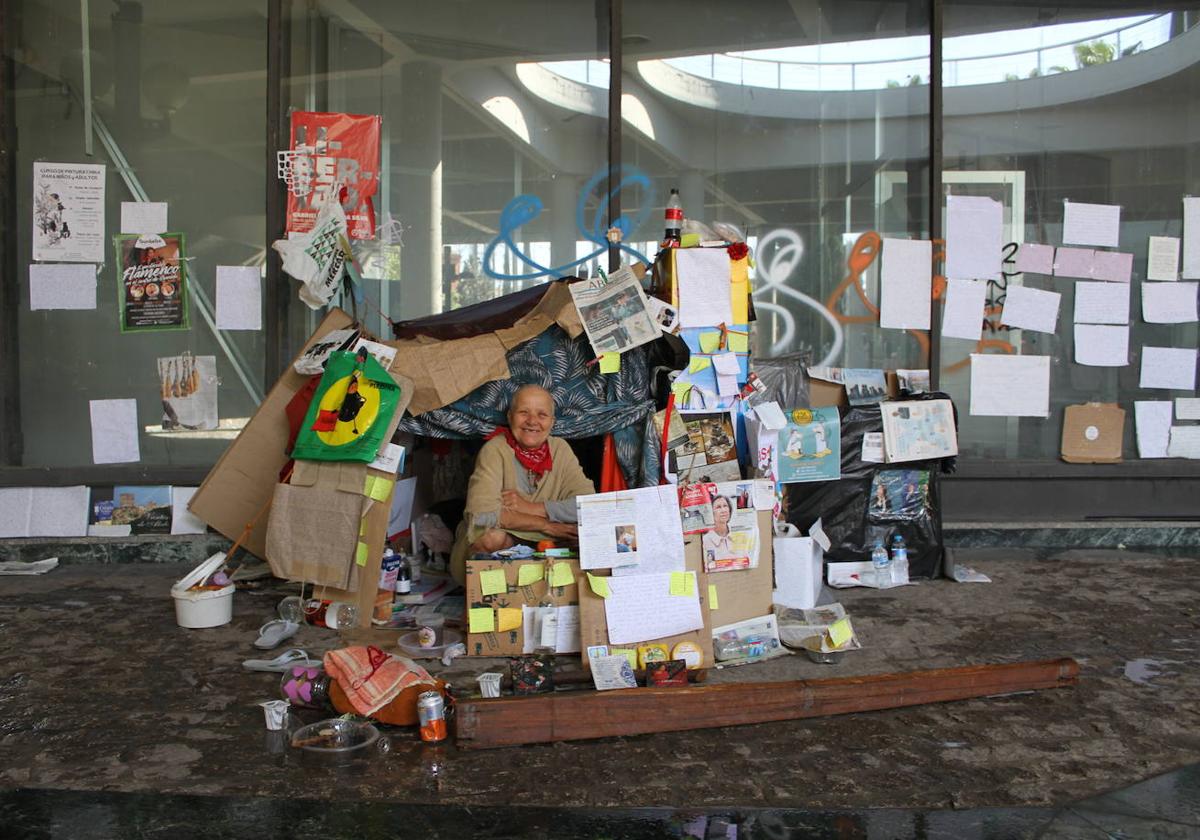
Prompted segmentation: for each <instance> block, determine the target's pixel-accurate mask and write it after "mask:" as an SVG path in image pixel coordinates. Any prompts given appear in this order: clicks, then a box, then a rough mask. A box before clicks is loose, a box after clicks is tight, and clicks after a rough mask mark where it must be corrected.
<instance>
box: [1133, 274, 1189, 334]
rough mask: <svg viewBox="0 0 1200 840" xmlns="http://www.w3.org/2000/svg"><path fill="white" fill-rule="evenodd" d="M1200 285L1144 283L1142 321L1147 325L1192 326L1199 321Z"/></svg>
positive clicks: (1187, 283)
mask: <svg viewBox="0 0 1200 840" xmlns="http://www.w3.org/2000/svg"><path fill="white" fill-rule="evenodd" d="M1197 289H1200V283H1195V282H1186V283H1143V284H1142V320H1143V321H1145V322H1146V323H1147V324H1190V323H1191V322H1193V321H1196V320H1198V318H1197V309H1196V296H1197Z"/></svg>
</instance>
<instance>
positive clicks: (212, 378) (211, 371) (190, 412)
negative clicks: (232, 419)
mask: <svg viewBox="0 0 1200 840" xmlns="http://www.w3.org/2000/svg"><path fill="white" fill-rule="evenodd" d="M158 385H159V393H160V395H161V396H162V404H163V419H162V427H163V428H164V429H167V430H173V431H182V430H185V429H194V430H200V429H215V428H217V357H216V356H193V355H192V354H191V353H184V354H183V355H182V356H167V357H165V358H160V359H159V360H158Z"/></svg>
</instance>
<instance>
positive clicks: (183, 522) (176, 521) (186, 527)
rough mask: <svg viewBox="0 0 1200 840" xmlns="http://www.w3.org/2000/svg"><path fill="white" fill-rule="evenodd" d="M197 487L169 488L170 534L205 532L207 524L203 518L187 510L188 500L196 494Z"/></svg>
mask: <svg viewBox="0 0 1200 840" xmlns="http://www.w3.org/2000/svg"><path fill="white" fill-rule="evenodd" d="M199 489H200V488H199V487H172V488H171V533H172V534H205V533H207V532H208V526H207V525H205V524H204V520H203V519H201V518H200V517H198V516H196V514H194V513H192V512H191V511H190V510H188V502H190V501H191V500H192V496H194V495H196V491H197V490H199Z"/></svg>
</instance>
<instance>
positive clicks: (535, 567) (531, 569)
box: [517, 563, 546, 586]
mask: <svg viewBox="0 0 1200 840" xmlns="http://www.w3.org/2000/svg"><path fill="white" fill-rule="evenodd" d="M545 573H546V567H545V566H544V565H543V564H541V563H524V564H522V565H520V566H518V567H517V586H529V585H530V584H534V583H537V582H538V581H539V580H541V579H542V578H543V577H544V576H545Z"/></svg>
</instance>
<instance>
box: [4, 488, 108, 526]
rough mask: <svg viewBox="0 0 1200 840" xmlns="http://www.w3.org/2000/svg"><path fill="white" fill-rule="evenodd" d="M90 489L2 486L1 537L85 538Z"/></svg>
mask: <svg viewBox="0 0 1200 840" xmlns="http://www.w3.org/2000/svg"><path fill="white" fill-rule="evenodd" d="M90 503H91V489H90V488H88V487H87V486H84V485H76V486H73V487H5V488H0V537H85V536H87V530H88V509H89V507H90Z"/></svg>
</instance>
